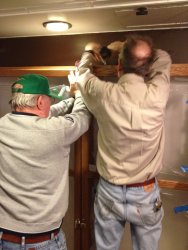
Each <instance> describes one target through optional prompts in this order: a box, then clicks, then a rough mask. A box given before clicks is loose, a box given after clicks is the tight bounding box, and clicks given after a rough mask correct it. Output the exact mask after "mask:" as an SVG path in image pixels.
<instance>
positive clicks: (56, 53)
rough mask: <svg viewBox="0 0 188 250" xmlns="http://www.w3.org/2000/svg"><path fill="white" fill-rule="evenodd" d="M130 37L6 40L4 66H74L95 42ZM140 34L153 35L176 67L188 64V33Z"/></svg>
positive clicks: (0, 52) (1, 55)
mask: <svg viewBox="0 0 188 250" xmlns="http://www.w3.org/2000/svg"><path fill="white" fill-rule="evenodd" d="M130 33H131V32H117V33H116V32H115V33H98V34H84V35H64V36H63V35H60V36H48V37H24V38H6V39H5V38H3V39H0V66H2V67H7V66H8V67H10V66H66V65H74V63H75V61H76V60H78V59H79V58H80V56H81V53H82V52H83V50H84V46H85V44H87V43H88V42H91V41H95V42H100V43H101V44H102V45H108V44H109V43H111V42H112V41H115V40H121V41H124V40H125V39H126V36H127V35H128V34H130ZM139 33H143V34H147V35H150V36H151V37H152V39H153V41H154V45H155V47H157V48H162V49H165V50H167V51H168V52H169V53H170V54H171V56H172V60H173V63H178V64H179V63H188V56H187V55H188V52H187V50H188V46H187V41H188V29H181V30H161V31H147V32H139ZM114 64H115V62H114Z"/></svg>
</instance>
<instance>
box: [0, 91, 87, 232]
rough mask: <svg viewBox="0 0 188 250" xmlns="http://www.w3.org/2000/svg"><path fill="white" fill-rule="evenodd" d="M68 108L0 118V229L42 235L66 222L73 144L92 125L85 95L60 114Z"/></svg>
mask: <svg viewBox="0 0 188 250" xmlns="http://www.w3.org/2000/svg"><path fill="white" fill-rule="evenodd" d="M71 102H72V101H71V100H69V103H68V105H70V104H71ZM61 105H62V108H61ZM64 110H66V107H65V102H61V103H59V104H57V105H55V106H53V108H52V109H51V115H50V116H49V118H40V117H38V116H29V115H20V114H12V113H9V114H6V115H5V116H4V117H2V118H1V119H0V228H4V229H8V230H12V231H16V232H23V233H41V232H46V231H50V230H53V229H55V228H58V227H59V226H60V225H61V221H62V218H63V217H64V215H65V213H66V211H67V207H68V195H69V190H68V174H69V153H70V145H71V144H72V143H73V142H74V141H76V140H77V139H78V138H79V137H80V136H81V135H82V134H83V133H84V132H86V131H87V130H88V127H89V112H88V111H87V109H86V107H85V105H84V103H83V101H82V98H81V96H80V95H77V96H76V99H75V102H74V107H73V110H72V113H71V114H67V115H65V116H57V115H58V113H61V112H62V111H64ZM53 115H55V116H53Z"/></svg>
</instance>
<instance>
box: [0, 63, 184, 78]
mask: <svg viewBox="0 0 188 250" xmlns="http://www.w3.org/2000/svg"><path fill="white" fill-rule="evenodd" d="M74 69H76V67H75V66H29V67H0V76H5V77H10V76H20V75H23V74H28V73H36V74H41V75H45V76H47V77H63V76H67V75H68V74H69V72H70V70H74ZM94 73H95V74H96V75H97V76H116V66H115V65H103V66H97V67H96V68H95V69H94ZM171 76H180V77H186V76H188V64H173V65H172V67H171Z"/></svg>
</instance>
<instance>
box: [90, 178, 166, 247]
mask: <svg viewBox="0 0 188 250" xmlns="http://www.w3.org/2000/svg"><path fill="white" fill-rule="evenodd" d="M156 201H160V193H159V187H158V184H157V182H156V183H155V184H153V186H151V190H149V191H148V190H145V188H144V187H126V185H122V186H117V185H113V184H110V183H109V182H107V181H105V180H104V179H102V178H100V180H99V183H98V186H97V193H96V196H95V203H94V213H95V226H94V227H95V240H96V249H97V250H118V249H119V246H120V242H121V238H122V235H123V233H124V228H125V223H126V222H129V223H130V228H131V238H132V245H133V250H157V248H158V241H159V238H160V235H161V230H162V225H161V221H162V218H163V215H164V212H163V208H162V207H159V208H157V209H156V206H155V203H156Z"/></svg>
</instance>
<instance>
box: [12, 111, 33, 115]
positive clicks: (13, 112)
mask: <svg viewBox="0 0 188 250" xmlns="http://www.w3.org/2000/svg"><path fill="white" fill-rule="evenodd" d="M12 114H14V115H29V116H38V115H36V114H33V113H27V112H17V111H12Z"/></svg>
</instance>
